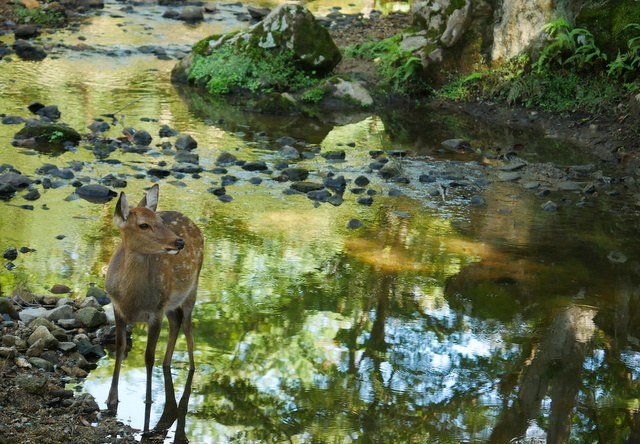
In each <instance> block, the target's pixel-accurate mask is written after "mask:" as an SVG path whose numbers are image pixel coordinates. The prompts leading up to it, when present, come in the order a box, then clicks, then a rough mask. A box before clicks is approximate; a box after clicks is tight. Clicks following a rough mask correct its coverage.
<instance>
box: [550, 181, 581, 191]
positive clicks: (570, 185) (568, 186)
mask: <svg viewBox="0 0 640 444" xmlns="http://www.w3.org/2000/svg"><path fill="white" fill-rule="evenodd" d="M556 187H558V189H559V190H564V191H579V190H581V189H582V186H581V185H580V184H579V183H577V182H574V181H572V180H564V181H561V182H558V183H557V184H556Z"/></svg>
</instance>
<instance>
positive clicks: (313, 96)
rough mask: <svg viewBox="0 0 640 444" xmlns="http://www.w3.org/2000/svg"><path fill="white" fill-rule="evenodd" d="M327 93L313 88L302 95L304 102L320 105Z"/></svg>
mask: <svg viewBox="0 0 640 444" xmlns="http://www.w3.org/2000/svg"><path fill="white" fill-rule="evenodd" d="M326 93H327V91H325V90H324V89H322V88H312V89H309V90H307V91H305V92H304V93H303V94H302V100H303V101H304V102H309V103H318V102H319V101H321V100H322V99H323V98H324V96H325V94H326Z"/></svg>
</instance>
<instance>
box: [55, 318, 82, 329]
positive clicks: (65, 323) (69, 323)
mask: <svg viewBox="0 0 640 444" xmlns="http://www.w3.org/2000/svg"><path fill="white" fill-rule="evenodd" d="M58 325H59V326H60V327H62V328H64V329H67V330H71V329H72V328H79V327H82V322H80V321H79V320H77V319H75V318H68V319H60V320H58Z"/></svg>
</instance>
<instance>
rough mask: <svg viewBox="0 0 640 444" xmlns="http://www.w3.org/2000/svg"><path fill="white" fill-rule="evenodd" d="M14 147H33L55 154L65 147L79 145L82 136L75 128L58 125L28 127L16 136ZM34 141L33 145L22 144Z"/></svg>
mask: <svg viewBox="0 0 640 444" xmlns="http://www.w3.org/2000/svg"><path fill="white" fill-rule="evenodd" d="M13 137H14V139H15V141H14V145H16V146H31V147H33V148H34V149H36V150H39V151H46V152H55V151H60V150H63V148H64V146H65V145H74V146H75V145H78V143H80V141H81V140H82V136H81V135H80V133H78V132H77V131H76V130H74V129H73V128H70V127H68V126H65V125H57V124H37V125H28V126H25V127H24V128H22V129H21V130H20V131H18V132H17V133H16V134H15V135H14V136H13ZM27 140H32V141H33V142H34V143H33V144H32V145H26V144H24V143H21V142H23V141H27Z"/></svg>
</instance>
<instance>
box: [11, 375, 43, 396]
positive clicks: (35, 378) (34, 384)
mask: <svg viewBox="0 0 640 444" xmlns="http://www.w3.org/2000/svg"><path fill="white" fill-rule="evenodd" d="M14 381H15V383H16V385H17V386H18V387H19V388H20V389H21V390H24V391H25V392H27V393H33V394H35V395H42V394H43V393H44V392H45V388H46V386H47V378H46V377H45V376H40V375H29V374H19V375H18V376H16V378H15V379H14Z"/></svg>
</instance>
